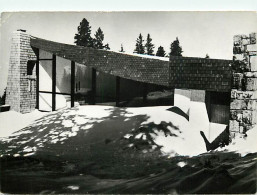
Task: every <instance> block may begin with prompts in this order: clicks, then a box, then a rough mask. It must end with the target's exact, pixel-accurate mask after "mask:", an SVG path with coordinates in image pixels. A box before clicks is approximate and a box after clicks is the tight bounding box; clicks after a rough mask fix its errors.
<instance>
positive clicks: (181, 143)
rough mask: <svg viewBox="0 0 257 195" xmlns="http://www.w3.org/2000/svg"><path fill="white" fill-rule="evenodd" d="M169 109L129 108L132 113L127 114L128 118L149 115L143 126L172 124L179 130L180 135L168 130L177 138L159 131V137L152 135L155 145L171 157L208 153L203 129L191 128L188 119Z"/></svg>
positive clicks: (159, 107)
mask: <svg viewBox="0 0 257 195" xmlns="http://www.w3.org/2000/svg"><path fill="white" fill-rule="evenodd" d="M168 108H170V106H158V107H144V108H127V109H126V111H128V112H130V113H129V114H126V116H127V117H130V116H135V115H147V117H148V119H147V120H146V121H144V122H143V123H142V124H141V125H144V124H148V123H151V122H153V123H155V124H160V123H161V122H167V123H170V122H171V123H172V124H173V125H174V126H176V127H178V128H179V132H180V133H178V131H176V130H174V129H172V128H169V127H168V129H169V130H170V131H171V132H172V133H174V134H176V135H177V137H175V136H165V134H164V133H163V132H159V131H155V133H156V134H157V135H154V134H152V137H153V139H154V141H155V143H156V144H158V145H159V146H162V148H161V151H162V152H163V154H168V155H170V156H175V155H185V156H194V155H198V154H201V153H203V152H206V147H205V143H204V141H203V139H202V137H201V135H200V130H201V129H193V128H191V126H190V124H189V122H188V121H187V119H185V118H184V117H183V116H180V115H178V114H176V113H174V112H171V111H168V110H167V109H168Z"/></svg>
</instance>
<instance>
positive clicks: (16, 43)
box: [6, 29, 36, 113]
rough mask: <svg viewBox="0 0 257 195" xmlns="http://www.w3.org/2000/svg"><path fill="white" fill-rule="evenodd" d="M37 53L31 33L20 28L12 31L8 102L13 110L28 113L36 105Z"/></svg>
mask: <svg viewBox="0 0 257 195" xmlns="http://www.w3.org/2000/svg"><path fill="white" fill-rule="evenodd" d="M35 62H36V55H35V53H34V51H33V50H32V48H31V46H30V35H28V34H27V33H26V30H22V29H19V30H17V31H15V32H13V33H12V43H11V52H10V60H9V70H8V81H7V90H6V104H8V105H10V106H11V110H14V111H17V112H20V113H28V112H31V111H33V110H34V109H35V107H36V66H35V65H34V64H35Z"/></svg>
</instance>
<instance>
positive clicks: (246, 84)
mask: <svg viewBox="0 0 257 195" xmlns="http://www.w3.org/2000/svg"><path fill="white" fill-rule="evenodd" d="M256 52H257V44H256V33H251V34H250V35H236V36H234V47H233V54H234V57H233V70H234V73H233V82H232V91H231V103H230V123H229V124H230V125H229V126H230V132H231V133H232V134H236V133H245V132H246V131H248V130H249V129H251V128H252V127H253V126H254V125H255V124H256V123H257V56H256Z"/></svg>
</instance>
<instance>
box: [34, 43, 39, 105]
mask: <svg viewBox="0 0 257 195" xmlns="http://www.w3.org/2000/svg"><path fill="white" fill-rule="evenodd" d="M35 53H36V56H37V61H36V78H37V81H36V109H39V49H38V48H36V49H35Z"/></svg>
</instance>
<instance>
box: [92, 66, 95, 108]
mask: <svg viewBox="0 0 257 195" xmlns="http://www.w3.org/2000/svg"><path fill="white" fill-rule="evenodd" d="M95 103H96V69H94V68H92V105H95Z"/></svg>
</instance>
